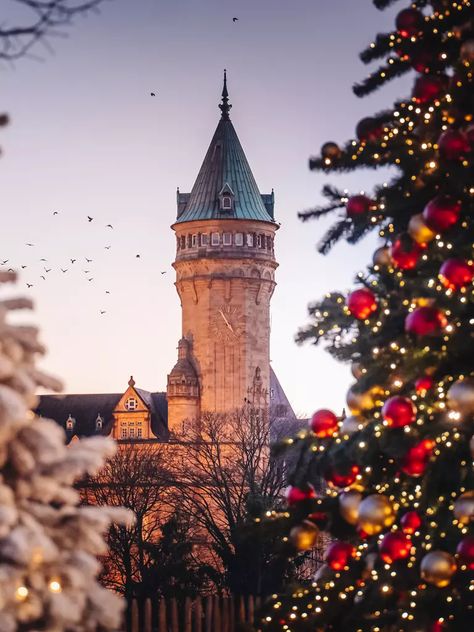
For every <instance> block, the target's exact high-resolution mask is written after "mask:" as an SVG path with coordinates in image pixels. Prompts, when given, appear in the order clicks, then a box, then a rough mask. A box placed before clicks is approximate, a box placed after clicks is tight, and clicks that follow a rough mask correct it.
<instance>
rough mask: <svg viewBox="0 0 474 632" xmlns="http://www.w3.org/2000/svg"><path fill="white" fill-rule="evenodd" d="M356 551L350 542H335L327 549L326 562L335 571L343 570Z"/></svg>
mask: <svg viewBox="0 0 474 632" xmlns="http://www.w3.org/2000/svg"><path fill="white" fill-rule="evenodd" d="M354 553H355V549H354V547H353V546H352V544H350V543H349V542H341V541H336V542H333V543H332V544H330V545H329V548H328V550H327V551H326V564H327V565H328V566H329V567H330V568H332V570H334V571H342V570H344V569H345V568H346V567H347V565H348V563H349V561H350V559H351V558H352V557H353V556H354Z"/></svg>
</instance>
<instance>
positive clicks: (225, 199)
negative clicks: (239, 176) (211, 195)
mask: <svg viewBox="0 0 474 632" xmlns="http://www.w3.org/2000/svg"><path fill="white" fill-rule="evenodd" d="M222 210H223V211H231V210H232V198H231V197H230V195H223V196H222Z"/></svg>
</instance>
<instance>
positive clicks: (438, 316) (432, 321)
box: [405, 306, 448, 337]
mask: <svg viewBox="0 0 474 632" xmlns="http://www.w3.org/2000/svg"><path fill="white" fill-rule="evenodd" d="M447 324H448V321H447V320H446V316H445V315H444V313H443V312H442V311H441V310H440V309H438V308H437V307H428V306H427V307H417V308H416V309H414V310H413V311H412V312H410V314H408V316H407V317H406V318H405V331H406V332H407V333H409V334H414V335H415V336H420V337H424V336H439V335H440V334H442V333H443V329H444V328H445V327H446V326H447Z"/></svg>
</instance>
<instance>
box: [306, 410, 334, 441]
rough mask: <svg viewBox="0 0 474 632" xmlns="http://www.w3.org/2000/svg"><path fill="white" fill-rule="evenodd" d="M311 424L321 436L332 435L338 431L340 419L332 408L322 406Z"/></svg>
mask: <svg viewBox="0 0 474 632" xmlns="http://www.w3.org/2000/svg"><path fill="white" fill-rule="evenodd" d="M309 426H310V428H311V430H312V431H313V432H314V434H315V435H316V436H317V437H319V438H325V437H332V435H333V434H334V433H335V432H337V429H338V427H339V420H338V418H337V417H336V415H335V414H334V413H333V412H332V411H331V410H327V409H326V408H322V409H321V410H317V411H316V412H315V413H314V415H313V416H312V417H311V420H310V422H309Z"/></svg>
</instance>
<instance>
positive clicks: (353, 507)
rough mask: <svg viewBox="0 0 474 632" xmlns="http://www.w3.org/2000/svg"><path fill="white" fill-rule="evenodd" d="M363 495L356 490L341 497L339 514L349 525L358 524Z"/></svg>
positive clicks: (344, 493)
mask: <svg viewBox="0 0 474 632" xmlns="http://www.w3.org/2000/svg"><path fill="white" fill-rule="evenodd" d="M361 501H362V494H361V493H360V492H358V491H356V490H354V489H351V490H349V491H348V492H343V493H342V494H340V495H339V513H340V514H341V516H342V517H343V518H344V520H345V521H346V522H348V523H349V524H357V521H358V519H359V505H360V503H361Z"/></svg>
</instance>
